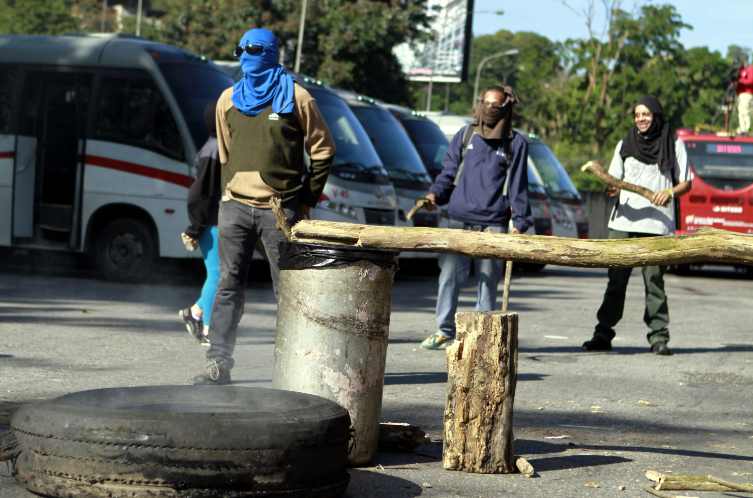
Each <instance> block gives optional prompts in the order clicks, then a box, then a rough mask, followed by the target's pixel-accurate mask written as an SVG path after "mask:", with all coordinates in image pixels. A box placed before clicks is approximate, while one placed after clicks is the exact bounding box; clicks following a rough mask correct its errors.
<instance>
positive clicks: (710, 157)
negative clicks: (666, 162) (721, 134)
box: [685, 141, 753, 190]
mask: <svg viewBox="0 0 753 498" xmlns="http://www.w3.org/2000/svg"><path fill="white" fill-rule="evenodd" d="M685 147H686V149H687V151H688V156H689V160H690V165H691V166H692V167H693V172H694V173H695V174H696V175H698V176H699V177H700V178H701V180H703V181H704V182H705V183H707V184H708V185H710V186H712V187H715V188H718V189H722V190H739V189H741V188H745V187H747V186H748V185H750V184H752V183H753V144H743V143H730V142H690V141H689V142H687V143H686V145H685Z"/></svg>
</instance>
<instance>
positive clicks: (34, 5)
mask: <svg viewBox="0 0 753 498" xmlns="http://www.w3.org/2000/svg"><path fill="white" fill-rule="evenodd" d="M72 4H73V1H72V0H0V33H8V34H22V35H62V34H64V33H68V32H71V31H76V21H75V19H74V18H73V16H71V15H70V13H69V10H70V8H71V6H72Z"/></svg>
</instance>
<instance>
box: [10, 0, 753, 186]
mask: <svg viewBox="0 0 753 498" xmlns="http://www.w3.org/2000/svg"><path fill="white" fill-rule="evenodd" d="M137 1H138V0H109V2H108V6H109V8H108V11H107V19H106V21H107V22H106V29H105V31H112V30H114V29H115V19H114V12H113V10H112V5H113V4H116V3H120V4H124V5H126V6H127V7H129V8H135V6H136V3H137ZM568 1H570V0H559V3H561V4H562V5H563V6H562V7H561V8H562V11H563V22H570V21H571V20H573V19H574V18H573V17H572V16H573V15H575V16H578V17H579V18H580V19H581V21H582V22H583V28H584V30H583V33H584V36H583V37H581V38H578V39H571V40H567V41H566V42H564V43H559V42H553V41H551V40H549V39H548V38H546V37H545V36H543V35H540V34H536V33H530V32H517V33H512V32H510V31H506V30H501V31H498V32H497V33H494V34H491V35H484V36H479V37H476V38H474V39H473V43H472V47H471V60H470V64H469V67H470V75H469V78H468V81H466V82H464V83H459V84H452V85H446V84H434V85H433V90H432V98H431V109H432V110H444V109H447V110H449V111H452V112H455V113H457V114H460V115H470V114H471V112H472V106H473V104H474V101H475V97H476V96H475V95H474V84H475V79H476V70H477V68H478V65H479V63H480V62H481V60H482V59H484V58H486V57H488V56H490V55H493V54H498V53H502V52H506V51H508V50H512V49H517V50H518V52H519V53H518V54H517V55H514V56H503V57H497V58H493V59H491V60H489V61H488V62H486V63H485V64H484V66H483V67H482V69H481V71H480V73H479V82H478V88H479V92H480V91H481V90H483V89H484V88H486V87H488V86H490V85H492V84H495V83H504V84H508V85H510V86H512V87H513V88H514V89H515V91H516V92H517V94H518V96H519V98H520V103H519V104H518V105H517V106H516V107H515V109H514V111H515V118H514V119H515V122H514V125H515V126H516V127H517V128H522V129H524V130H526V131H531V132H534V133H537V134H538V135H540V136H541V137H542V138H543V139H544V140H545V141H546V142H547V143H548V144H549V145H550V147H551V148H552V149H553V151H554V153H555V154H556V155H557V156H558V158H559V159H560V161H561V162H562V163H563V165H564V166H565V168H566V169H567V170H568V172H569V173H570V174H571V176H572V178H573V180H574V182H575V183H576V185H577V186H578V187H581V188H586V189H589V188H593V189H600V188H601V187H602V185H601V184H600V183H599V182H598V181H597V180H595V178H593V177H592V176H591V175H584V174H581V173H579V168H580V166H581V165H582V164H584V163H585V162H587V161H588V160H591V159H595V160H598V161H600V162H601V163H602V164H609V162H610V161H611V158H612V155H613V153H614V147H615V146H616V145H617V142H618V141H619V140H621V139H622V137H624V135H625V133H626V132H627V130H628V129H629V128H630V127H631V126H632V125H633V123H632V114H631V106H632V105H633V103H634V102H635V101H636V99H638V98H639V97H640V96H641V95H645V94H651V95H654V96H656V97H657V98H658V99H659V100H660V101H661V102H662V105H663V107H664V116H665V118H666V119H667V120H668V121H669V123H670V124H671V125H672V126H673V127H674V128H680V127H689V128H695V127H696V126H698V125H706V126H708V125H710V124H711V122H712V120H713V119H714V115H715V112H716V109H717V106H718V105H719V104H720V103H721V101H722V97H723V96H724V93H725V90H726V89H727V88H728V86H729V82H728V81H727V74H728V71H729V68H730V65H731V63H732V61H733V60H734V59H735V58H746V59H747V61H748V63H750V62H751V55H753V51H752V50H751V49H750V48H748V47H740V46H737V45H730V46H729V48H728V50H727V53H726V54H720V53H719V52H712V51H710V50H709V49H708V48H706V47H696V48H691V49H685V48H684V47H683V46H682V45H681V44H680V42H679V34H680V32H681V30H683V29H692V27H691V26H689V25H687V24H686V23H684V22H683V20H682V17H681V15H680V13H679V12H678V11H677V9H676V8H675V7H674V6H672V5H659V4H654V3H646V2H643V1H642V0H586V2H585V5H586V6H587V8H586V9H584V10H582V11H578V10H575V9H572V8H571V7H570V5H569V4H568ZM631 2H632V3H631ZM597 3H600V4H601V5H603V6H604V7H605V8H606V9H605V14H604V17H603V18H602V19H598V18H597V9H596V8H595V6H596V4H597ZM426 5H427V0H317V1H313V0H309V1H308V8H307V13H306V23H305V36H304V42H303V47H302V55H303V56H302V61H301V72H302V73H304V74H308V75H310V76H313V77H316V78H319V79H321V80H323V81H324V82H325V83H327V84H330V85H332V86H334V87H338V88H347V89H350V90H353V91H356V92H359V93H364V94H366V95H369V96H371V97H376V98H380V99H383V100H385V101H387V102H395V103H400V104H404V105H408V106H410V107H414V108H423V107H424V105H425V104H422V103H423V102H425V101H426V98H425V97H426V95H425V92H426V89H427V85H426V84H425V83H421V84H418V83H409V82H407V81H406V80H405V79H404V78H403V76H402V73H401V71H400V70H399V67H398V63H397V60H396V58H395V56H394V55H393V52H392V50H393V48H394V47H395V46H396V45H399V44H401V43H403V42H406V41H419V40H425V39H427V37H428V36H429V34H428V29H427V27H428V21H429V17H428V16H429V14H427V11H426ZM301 6H302V0H144V8H145V9H156V10H159V11H162V12H164V14H165V15H164V16H163V17H161V18H160V19H159V21H158V22H157V21H154V20H153V19H152V18H145V19H144V21H142V36H146V37H149V38H152V39H154V40H156V41H161V42H165V43H169V44H172V45H176V46H179V47H181V48H185V49H188V50H192V51H194V52H197V53H200V54H202V55H206V56H208V57H210V58H212V59H216V60H230V59H231V57H232V56H231V52H232V49H233V48H234V47H235V46H236V44H237V43H238V40H239V39H240V37H241V35H242V34H243V33H244V32H245V31H247V30H248V29H252V28H258V27H264V28H267V29H270V30H271V31H272V32H274V33H275V35H276V36H277V37H278V40H279V42H280V47H281V52H282V54H281V55H282V57H281V59H282V63H283V64H284V65H285V66H286V67H288V68H291V69H292V66H293V64H294V60H295V51H296V44H297V42H298V29H299V23H300V12H301ZM567 8H570V10H571V11H572V14H568V13H567ZM101 9H102V0H0V32H4V33H26V34H62V33H66V32H94V31H100V29H101V21H102V17H101V16H102V11H101ZM567 15H570V16H571V17H570V18H568V17H566V16H567ZM135 23H136V20H135V19H134V18H126V19H125V20H124V21H123V26H122V29H123V30H124V31H127V32H135ZM446 96H447V98H446ZM735 119H736V116H733V118H732V120H731V121H732V123H733V124H734V121H735ZM723 121H724V116H720V118H719V119H718V122H717V125H719V124H720V123H723Z"/></svg>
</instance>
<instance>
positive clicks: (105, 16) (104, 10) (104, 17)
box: [101, 0, 107, 33]
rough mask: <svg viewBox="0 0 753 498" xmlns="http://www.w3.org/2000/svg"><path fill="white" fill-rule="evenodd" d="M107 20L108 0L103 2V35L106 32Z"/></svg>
mask: <svg viewBox="0 0 753 498" xmlns="http://www.w3.org/2000/svg"><path fill="white" fill-rule="evenodd" d="M106 18H107V0H104V1H103V2H102V30H101V31H102V33H104V32H105V19H106Z"/></svg>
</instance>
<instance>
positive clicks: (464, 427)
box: [442, 311, 518, 474]
mask: <svg viewBox="0 0 753 498" xmlns="http://www.w3.org/2000/svg"><path fill="white" fill-rule="evenodd" d="M455 323H456V325H457V336H456V340H455V343H454V344H453V345H452V346H450V347H449V348H447V404H446V405H445V412H444V450H443V454H442V463H443V465H444V468H446V469H449V470H462V471H465V472H474V473H480V474H510V473H513V472H515V471H516V467H515V458H514V455H515V450H514V447H513V432H512V422H513V402H514V400H515V385H516V383H517V379H518V314H517V313H503V312H498V311H497V312H495V311H484V312H474V313H458V314H456V315H455Z"/></svg>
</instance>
